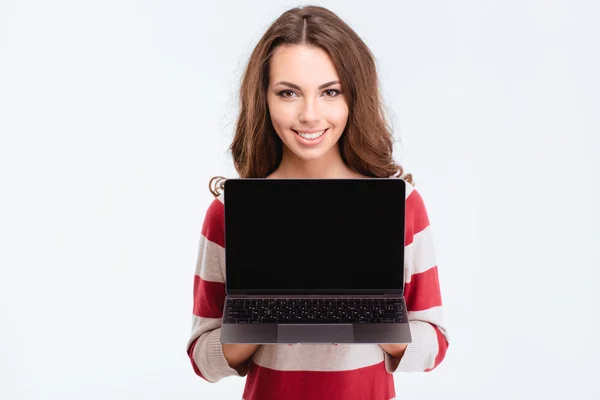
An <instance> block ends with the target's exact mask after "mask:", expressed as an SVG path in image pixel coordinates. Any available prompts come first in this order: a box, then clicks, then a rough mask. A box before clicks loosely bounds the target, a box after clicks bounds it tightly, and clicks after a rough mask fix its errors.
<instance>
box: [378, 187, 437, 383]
mask: <svg viewBox="0 0 600 400" xmlns="http://www.w3.org/2000/svg"><path fill="white" fill-rule="evenodd" d="M406 186H407V190H406V192H407V197H406V231H405V244H404V245H405V259H404V276H405V283H404V297H405V300H406V308H407V311H408V320H409V325H410V330H411V334H412V343H410V344H409V345H408V347H407V348H406V351H405V353H404V356H403V357H402V359H401V360H400V363H399V364H398V362H397V360H395V359H394V358H393V357H392V356H391V355H389V354H388V353H386V352H384V357H385V366H386V370H387V371H388V372H389V373H393V372H395V371H403V372H417V371H424V372H428V371H431V370H433V369H435V368H436V367H437V366H438V365H439V364H440V363H441V362H442V360H443V359H444V357H445V355H446V350H447V349H448V345H449V343H448V334H447V332H446V328H445V324H444V320H443V313H442V297H441V293H440V284H439V279H438V267H437V264H436V259H435V251H434V248H433V238H432V232H431V227H430V225H429V217H428V215H427V210H426V208H425V204H424V202H423V199H422V197H421V195H420V194H419V192H418V191H417V190H416V189H415V188H414V187H413V186H412V185H410V184H409V183H407V184H406Z"/></svg>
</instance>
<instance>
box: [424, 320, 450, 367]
mask: <svg viewBox="0 0 600 400" xmlns="http://www.w3.org/2000/svg"><path fill="white" fill-rule="evenodd" d="M433 329H435V333H436V335H437V340H438V353H437V356H435V362H434V364H433V367H431V368H428V369H426V370H425V372H429V371H432V370H433V369H435V367H437V366H438V365H440V363H441V362H442V360H443V359H444V357H445V356H446V351H447V350H448V341H447V340H446V337H445V336H444V335H443V334H442V332H441V331H440V329H439V328H438V327H437V326H435V325H433Z"/></svg>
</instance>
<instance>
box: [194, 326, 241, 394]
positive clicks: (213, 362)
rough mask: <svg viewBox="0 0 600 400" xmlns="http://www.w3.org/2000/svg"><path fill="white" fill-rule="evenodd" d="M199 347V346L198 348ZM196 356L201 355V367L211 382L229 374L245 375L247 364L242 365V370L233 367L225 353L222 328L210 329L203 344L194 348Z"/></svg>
mask: <svg viewBox="0 0 600 400" xmlns="http://www.w3.org/2000/svg"><path fill="white" fill-rule="evenodd" d="M198 347H199V348H198ZM194 353H197V354H195V357H200V359H201V361H202V362H200V363H199V368H200V371H201V372H202V374H203V375H204V376H205V377H206V380H208V381H209V382H217V381H219V380H221V379H223V378H225V377H228V376H245V375H246V374H247V371H246V365H245V364H244V365H242V366H241V367H240V371H238V370H236V369H234V368H231V367H230V366H229V364H228V363H227V359H226V358H225V355H224V354H223V344H222V343H221V328H216V329H213V330H212V331H210V332H209V333H208V334H207V336H206V338H205V339H204V341H203V342H202V345H201V346H196V348H195V349H194Z"/></svg>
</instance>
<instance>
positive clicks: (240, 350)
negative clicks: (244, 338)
mask: <svg viewBox="0 0 600 400" xmlns="http://www.w3.org/2000/svg"><path fill="white" fill-rule="evenodd" d="M258 346H260V345H259V344H245V343H240V344H238V343H235V344H234V343H227V344H223V355H224V356H225V359H226V360H227V364H229V366H230V367H231V368H233V369H238V367H239V366H240V365H242V364H243V363H245V362H246V361H248V359H250V357H252V355H253V354H254V352H256V350H257V349H258Z"/></svg>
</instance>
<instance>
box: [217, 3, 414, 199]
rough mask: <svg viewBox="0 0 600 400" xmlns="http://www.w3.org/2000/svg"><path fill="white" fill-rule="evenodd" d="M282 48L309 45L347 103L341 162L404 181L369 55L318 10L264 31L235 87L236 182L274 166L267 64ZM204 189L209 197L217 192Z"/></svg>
mask: <svg viewBox="0 0 600 400" xmlns="http://www.w3.org/2000/svg"><path fill="white" fill-rule="evenodd" d="M281 45H308V46H314V47H318V48H320V49H322V50H324V51H325V52H326V53H327V54H329V56H330V57H331V59H332V61H333V64H334V65H335V68H336V70H337V72H338V74H339V76H340V80H341V83H342V87H343V88H344V95H345V99H346V101H347V103H348V110H349V113H348V122H347V124H346V128H345V130H344V132H343V134H342V136H341V137H340V139H339V141H338V145H339V146H340V153H341V156H342V159H343V161H344V162H345V163H346V164H347V165H348V166H350V167H351V168H353V169H354V170H356V171H357V172H359V173H361V174H363V175H366V176H370V177H374V178H387V177H391V176H397V177H400V178H402V179H404V180H406V181H407V182H409V183H411V184H412V183H413V182H412V175H411V174H406V175H404V176H403V172H404V171H403V168H402V167H401V166H400V165H398V164H397V163H396V162H395V161H394V159H393V157H392V152H393V144H394V136H393V133H392V129H391V128H390V126H389V125H388V122H387V121H386V119H385V111H384V110H385V108H384V105H383V104H382V100H381V95H380V88H379V80H378V78H377V71H376V65H375V59H374V57H373V54H372V53H371V51H370V50H369V48H368V47H367V45H366V44H365V43H364V42H363V41H362V39H361V38H360V37H359V36H358V35H357V34H356V33H355V32H354V31H353V30H352V29H351V28H350V27H349V26H348V25H347V24H346V23H345V22H344V21H342V20H341V19H340V18H339V17H338V16H337V15H336V14H334V13H333V12H331V11H329V10H328V9H326V8H323V7H318V6H304V7H296V8H293V9H290V10H288V11H286V12H284V13H283V14H282V15H281V16H280V17H279V18H277V19H276V20H275V22H273V24H272V25H271V26H270V27H269V28H268V29H267V31H266V32H265V34H264V35H263V37H262V38H261V39H260V40H259V42H258V44H257V45H256V47H255V48H254V50H253V52H252V54H251V56H250V59H249V60H248V64H247V65H246V68H245V70H244V74H243V77H242V83H241V87H240V99H239V100H240V103H239V104H240V113H239V116H238V119H237V123H236V127H235V136H234V138H233V142H232V143H231V146H230V147H229V149H230V150H231V153H232V155H233V163H234V166H235V169H236V170H237V172H238V174H239V175H240V177H241V178H265V177H266V176H268V175H270V174H271V173H272V172H273V171H275V169H276V168H277V167H278V166H279V163H280V162H281V157H282V146H283V144H282V142H281V139H280V138H279V136H277V133H276V132H275V130H274V128H273V125H272V123H271V118H270V115H269V110H268V107H267V89H268V85H269V72H270V60H271V57H272V55H273V52H274V50H275V49H276V48H277V47H278V46H281ZM224 179H225V178H223V177H214V178H212V179H211V182H210V183H209V188H210V190H211V192H212V193H213V195H215V196H217V195H218V194H219V189H221V190H222V183H217V186H216V188H215V189H213V188H212V187H211V185H212V183H213V182H215V181H217V182H219V181H220V182H222V181H223V180H224Z"/></svg>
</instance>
